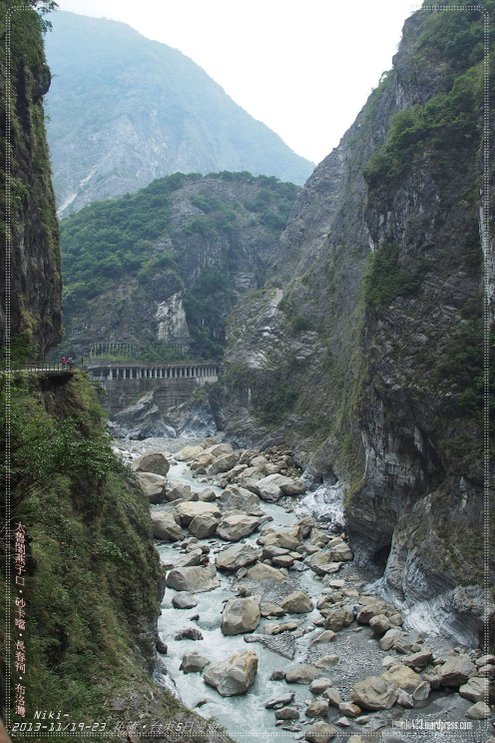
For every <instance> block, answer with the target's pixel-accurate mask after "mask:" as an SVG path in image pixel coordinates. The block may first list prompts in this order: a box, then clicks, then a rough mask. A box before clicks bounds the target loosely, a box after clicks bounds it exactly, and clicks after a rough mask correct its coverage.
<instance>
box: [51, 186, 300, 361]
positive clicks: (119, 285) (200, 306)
mask: <svg viewBox="0 0 495 743" xmlns="http://www.w3.org/2000/svg"><path fill="white" fill-rule="evenodd" d="M298 190H299V189H298V187H297V186H294V185H293V184H291V183H281V182H280V181H278V180H277V179H276V178H273V177H271V178H268V177H266V176H259V177H256V178H255V177H254V176H252V175H250V174H249V173H218V174H210V175H207V176H201V175H198V174H190V175H183V174H181V173H176V174H175V175H172V176H167V177H165V178H162V179H159V180H157V181H154V182H153V183H151V184H150V185H149V186H147V187H146V188H145V189H142V190H140V191H138V192H136V193H135V194H131V195H127V196H123V197H120V198H116V199H113V200H111V201H105V202H100V203H97V204H93V205H91V206H88V207H86V208H85V209H83V210H82V211H81V212H78V213H77V214H74V215H71V216H70V217H68V218H67V219H65V220H64V221H63V222H62V232H61V235H62V238H61V239H62V252H63V266H64V279H65V302H64V322H65V327H66V341H65V345H66V347H67V348H68V347H69V346H70V351H71V353H73V354H74V355H76V354H77V355H79V354H81V353H85V352H87V350H88V348H89V347H90V345H91V344H92V343H94V342H97V341H106V340H110V339H114V340H118V341H126V342H130V343H133V344H137V345H138V346H139V347H140V354H141V356H142V357H143V353H146V351H148V353H150V352H153V349H154V351H155V353H159V354H160V353H161V358H162V359H163V358H164V354H165V355H166V354H167V345H170V344H174V343H177V342H179V343H181V342H182V343H184V344H185V345H186V346H187V347H188V348H189V349H190V353H191V354H192V355H193V356H195V357H203V358H207V359H212V358H221V356H222V354H223V348H224V345H225V319H226V317H227V315H228V313H229V312H230V310H231V309H232V307H233V306H234V305H235V304H236V303H237V302H238V301H239V298H240V297H241V296H242V294H243V293H245V292H246V291H248V290H250V289H258V288H259V287H260V286H262V285H263V283H264V282H265V279H266V277H267V273H268V271H269V265H270V263H271V262H272V261H273V259H274V258H275V256H276V255H277V254H278V250H279V242H278V239H279V236H280V233H281V232H282V230H283V229H284V227H285V225H286V223H287V219H288V216H289V213H290V210H291V208H292V205H293V203H294V200H295V198H296V196H297V193H298ZM160 349H161V350H160Z"/></svg>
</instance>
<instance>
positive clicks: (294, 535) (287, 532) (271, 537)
mask: <svg viewBox="0 0 495 743" xmlns="http://www.w3.org/2000/svg"><path fill="white" fill-rule="evenodd" d="M302 540H303V529H302V527H301V526H291V527H290V528H289V529H280V530H279V531H277V530H276V529H267V530H266V532H265V531H264V532H263V536H262V537H261V538H260V539H259V540H258V541H259V543H260V544H263V545H265V546H266V547H268V546H270V545H274V546H277V547H283V548H284V549H288V550H296V549H297V548H298V547H300V546H301V542H302Z"/></svg>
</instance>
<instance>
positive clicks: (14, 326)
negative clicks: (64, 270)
mask: <svg viewBox="0 0 495 743" xmlns="http://www.w3.org/2000/svg"><path fill="white" fill-rule="evenodd" d="M0 35H1V37H2V44H1V49H0V74H1V77H2V80H5V90H6V93H7V95H6V96H2V97H1V103H0V106H1V110H0V119H1V122H0V139H1V155H0V157H1V169H0V172H1V176H0V177H1V183H0V200H1V201H0V204H1V208H0V213H1V222H2V224H1V227H2V233H3V234H4V235H5V236H6V239H5V241H2V249H3V251H4V252H3V254H2V260H1V268H0V306H1V310H0V313H1V314H0V334H1V335H0V340H1V342H2V346H4V343H5V323H6V321H7V319H8V320H9V322H10V327H11V341H12V351H13V354H14V359H16V358H19V357H22V356H25V357H26V356H28V357H30V358H34V357H42V356H43V355H44V353H45V351H46V350H47V349H48V348H50V347H51V346H53V345H54V344H55V343H57V342H58V341H59V340H60V337H61V297H60V295H61V275H60V255H59V241H58V226H57V220H56V216H55V207H54V196H53V190H52V185H51V172H50V161H49V156H48V147H47V143H46V137H45V129H44V117H43V96H44V95H45V94H46V93H47V91H48V89H49V87H50V71H49V69H48V67H47V65H46V61H45V55H44V50H43V42H42V39H41V29H40V19H39V17H38V15H37V14H36V13H35V11H34V10H32V9H31V8H28V7H27V6H26V9H21V7H20V4H19V3H15V2H11V0H8V1H7V2H6V3H4V4H3V6H2V9H1V11H0ZM7 35H8V43H7V45H6V44H5V39H6V37H7ZM6 49H8V51H9V54H8V56H7V51H6ZM7 174H8V177H7ZM6 177H7V185H6V183H5V179H6ZM6 188H7V191H6ZM6 272H7V276H8V277H9V283H8V284H7V283H6ZM7 287H9V289H10V296H9V298H7V296H6V295H7ZM7 299H8V303H7ZM7 315H8V317H6V316H7Z"/></svg>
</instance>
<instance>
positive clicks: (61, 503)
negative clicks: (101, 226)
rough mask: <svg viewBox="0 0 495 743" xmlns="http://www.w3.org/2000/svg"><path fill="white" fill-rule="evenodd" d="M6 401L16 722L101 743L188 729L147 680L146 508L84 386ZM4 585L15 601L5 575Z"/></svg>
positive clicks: (153, 589) (26, 385)
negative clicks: (15, 557)
mask: <svg viewBox="0 0 495 743" xmlns="http://www.w3.org/2000/svg"><path fill="white" fill-rule="evenodd" d="M11 391H12V405H11V416H12V427H11V438H10V452H11V457H12V469H11V477H10V481H11V487H12V498H11V508H12V514H11V515H12V522H11V523H12V525H15V524H18V523H19V522H21V523H22V524H24V525H25V527H26V530H27V536H26V540H27V550H26V552H27V561H26V579H25V586H24V592H23V598H24V600H25V602H26V630H25V632H24V633H23V637H24V640H25V647H26V672H25V674H23V681H22V683H23V685H24V686H25V688H26V697H25V698H26V709H27V713H26V718H25V720H27V721H29V720H31V721H33V714H34V711H35V710H37V709H38V710H45V709H47V710H50V709H52V710H61V711H62V714H67V715H68V717H67V718H65V720H66V722H80V721H85V722H86V723H88V724H93V723H104V722H107V728H106V731H107V732H108V733H109V740H121V739H122V734H123V732H122V731H125V729H126V728H127V726H128V725H129V724H130V723H132V722H136V721H138V720H139V723H140V724H146V722H147V721H148V722H149V721H150V720H153V721H155V722H156V721H160V722H161V723H162V724H169V725H170V724H171V723H173V721H174V720H180V721H182V722H183V721H187V720H189V721H190V722H194V717H193V716H191V715H188V713H187V712H186V711H185V710H184V708H183V707H182V706H181V705H180V704H179V703H178V702H177V701H176V700H175V698H174V697H173V696H172V695H170V694H169V693H168V692H166V691H165V690H164V689H161V688H160V687H158V686H156V685H155V684H154V683H153V682H152V679H151V673H152V671H153V666H154V657H155V632H156V627H155V622H156V618H157V616H158V614H159V611H160V606H159V599H160V586H161V585H162V572H161V568H160V565H159V559H158V554H157V552H156V550H155V548H154V546H153V540H152V536H151V522H150V517H149V502H148V499H147V498H146V496H145V495H144V494H143V492H142V491H141V489H140V488H139V487H138V486H137V485H136V482H135V479H134V476H133V475H132V473H131V471H130V470H129V469H128V468H127V467H124V466H123V465H122V464H121V463H120V462H119V460H118V459H117V458H116V457H115V455H114V454H113V453H112V451H111V449H110V440H109V438H108V436H107V434H105V432H104V429H103V424H102V418H101V414H100V409H99V406H98V403H97V402H96V396H95V393H94V390H93V388H92V386H91V383H90V382H89V380H88V379H87V378H86V376H85V375H84V374H82V373H80V372H76V373H74V374H73V376H72V378H71V379H70V381H66V380H61V379H59V378H50V377H46V378H44V377H42V378H38V379H33V378H32V377H31V378H30V377H29V376H28V375H27V374H24V375H18V376H17V377H16V378H15V379H14V380H13V384H12V390H11ZM3 397H4V396H3V393H2V404H4V402H5V401H4V399H3ZM2 444H3V447H5V441H3V442H2ZM2 475H3V479H4V478H5V470H4V469H3V470H2ZM5 506H6V504H5V503H3V506H2V508H3V509H5ZM3 521H5V512H3ZM12 547H13V545H12ZM4 550H5V545H4V548H3V550H2V551H3V552H4ZM3 556H5V555H3ZM10 580H11V586H12V588H13V592H14V595H15V596H17V592H16V590H15V584H14V571H13V569H12V573H11V579H10ZM4 589H5V586H4V584H3V583H2V594H3V595H5V593H4ZM13 609H14V607H13V606H11V615H10V625H9V630H10V638H11V643H10V650H11V658H10V665H11V668H12V669H14V674H13V681H14V683H17V682H18V675H17V674H16V672H15V663H14V653H15V642H16V640H17V639H19V638H18V630H17V629H16V628H15V625H14V618H15V617H14V611H13ZM5 639H6V638H5V635H4V634H3V632H2V636H1V637H0V640H1V642H2V644H4V642H5ZM116 700H117V701H116ZM118 700H121V701H120V702H119V701H118ZM117 710H120V711H117ZM143 713H144V717H142V715H143ZM11 719H12V720H13V721H20V720H21V718H18V717H17V716H15V715H14V716H13V717H12V718H11ZM117 723H122V725H123V727H122V729H121V733H120V734H117V733H115V735H113V736H112V733H113V730H114V728H115V726H116V724H117ZM60 739H61V740H64V737H63V735H61V736H60ZM70 739H71V736H70V735H68V736H67V740H70ZM201 739H202V738H201V736H199V737H197V740H201Z"/></svg>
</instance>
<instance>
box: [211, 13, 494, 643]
mask: <svg viewBox="0 0 495 743" xmlns="http://www.w3.org/2000/svg"><path fill="white" fill-rule="evenodd" d="M486 6H487V8H488V6H490V8H491V9H492V10H493V8H492V7H491V6H492V3H486ZM483 24H484V16H483V12H482V10H479V9H473V8H471V7H470V6H467V7H466V8H465V9H464V8H458V7H456V8H451V9H450V8H447V9H444V10H443V11H442V12H438V13H433V12H431V11H430V10H428V9H426V8H425V10H422V11H418V12H417V13H415V14H414V15H413V16H412V17H411V18H410V19H409V20H408V21H407V22H406V24H405V26H404V31H403V39H402V42H401V45H400V48H399V51H398V53H397V55H396V57H395V59H394V67H393V69H392V70H391V71H390V72H389V73H388V74H386V75H385V76H384V77H383V79H382V81H381V83H380V85H379V86H378V88H377V89H376V90H375V91H374V92H373V94H372V95H371V96H370V98H369V100H368V102H367V104H366V106H365V107H364V109H363V110H362V111H361V113H360V114H359V116H358V118H357V120H356V122H355V124H354V125H353V127H351V129H350V130H349V131H348V132H347V134H346V135H345V136H344V137H343V139H342V142H341V143H340V145H339V147H338V148H337V149H336V150H334V151H333V152H332V153H331V154H330V155H329V156H328V157H327V158H326V160H324V161H323V162H322V163H321V164H320V166H319V167H318V168H317V169H316V171H315V172H314V174H313V176H311V178H310V179H309V180H308V182H307V184H306V186H305V187H304V189H303V191H302V192H301V194H300V195H299V197H298V200H297V203H296V206H295V209H294V212H293V215H292V217H291V220H290V222H289V225H288V227H287V229H286V231H285V233H284V235H283V237H282V241H281V249H282V254H283V259H280V260H279V266H278V269H277V267H276V272H275V274H274V276H273V278H272V281H271V284H272V286H271V287H266V289H265V291H264V294H263V295H260V296H258V297H253V298H248V299H247V302H242V303H241V304H240V305H239V306H238V307H237V308H236V309H235V311H234V313H233V314H232V316H231V319H230V323H229V334H228V337H229V345H228V349H227V353H226V374H225V381H226V384H225V390H226V392H225V398H224V403H223V404H224V408H223V411H224V423H225V426H226V428H227V430H228V431H229V432H231V434H232V435H233V436H235V437H236V438H238V439H239V440H241V441H245V442H246V443H247V442H251V443H252V442H253V441H256V442H258V443H260V442H261V443H262V444H266V443H268V442H272V441H273V440H277V439H281V438H285V439H289V440H290V441H291V442H292V443H293V444H294V445H295V447H296V448H297V449H298V451H299V456H300V458H301V461H302V462H304V463H305V464H306V465H307V466H308V470H309V472H312V473H313V476H314V477H315V478H316V479H321V478H331V479H332V480H333V479H335V477H337V478H338V479H341V480H343V481H344V482H345V483H346V490H347V496H346V515H347V522H348V528H349V531H350V534H351V538H352V540H353V545H354V549H355V552H356V554H357V557H358V559H361V560H362V561H369V560H372V561H373V560H376V562H377V563H378V564H382V563H383V561H384V560H387V559H388V564H387V568H386V571H385V587H386V589H387V590H389V591H392V592H393V593H394V595H395V596H396V597H397V598H398V599H400V600H406V602H408V603H409V604H413V603H415V602H416V603H417V602H419V601H423V600H429V601H430V602H431V601H432V599H436V605H438V606H439V605H442V607H444V608H443V609H442V611H444V615H445V617H446V619H445V621H443V620H442V621H443V624H444V629H445V630H446V631H451V632H453V633H454V634H455V633H457V634H458V635H462V636H463V637H464V639H468V640H469V641H473V637H474V636H475V635H476V633H477V632H478V631H479V629H480V627H481V615H482V613H483V610H484V608H483V602H482V600H481V591H480V589H479V586H480V585H481V584H482V582H483V540H482V536H481V534H482V531H481V530H482V526H483V470H482V460H483V444H482V441H483V430H482V423H483V394H482V392H483V324H484V318H483V306H484V303H483V252H482V249H481V248H482V246H481V240H480V230H481V232H483V225H481V227H480V224H479V214H480V210H481V213H483V209H485V213H486V214H487V213H488V211H489V210H491V211H493V204H492V203H490V204H486V198H487V194H486V193H484V192H483V183H484V181H483V142H484V135H483V85H484V82H485V78H484V67H483V56H484V52H485V51H489V52H490V55H491V51H490V50H485V49H484V47H483ZM490 58H491V56H490ZM490 85H491V86H492V85H493V83H492V82H491V81H490ZM486 175H487V176H488V178H491V177H492V174H491V173H488V174H486ZM485 242H486V241H485ZM485 249H486V254H487V258H488V259H490V256H489V255H488V246H487V245H485ZM490 265H491V263H490V260H487V261H486V267H487V268H489V266H490ZM486 277H487V279H489V278H490V277H489V275H488V273H487V274H486ZM486 284H487V285H488V287H490V286H491V285H492V283H491V281H489V280H487V281H486ZM486 330H487V325H486V323H485V331H486ZM220 410H221V408H220ZM485 478H486V475H485ZM485 481H486V480H485ZM461 587H462V588H461ZM466 616H469V622H468V623H466ZM462 626H463V627H464V629H461V627H462ZM463 633H464V634H463Z"/></svg>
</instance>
